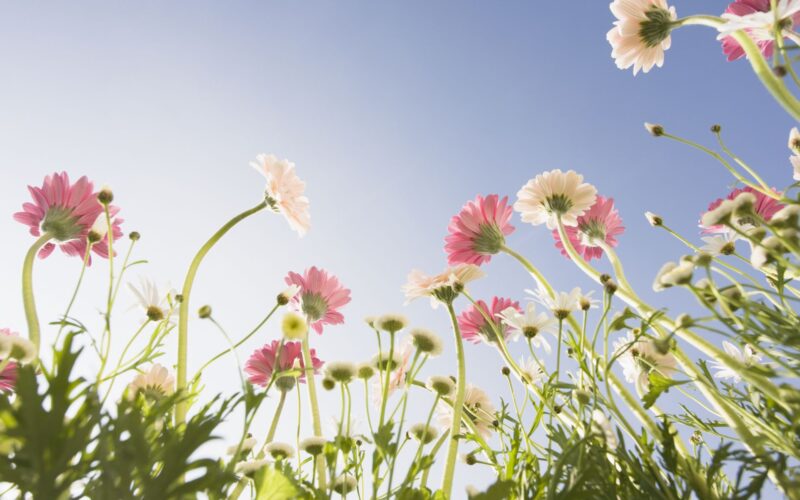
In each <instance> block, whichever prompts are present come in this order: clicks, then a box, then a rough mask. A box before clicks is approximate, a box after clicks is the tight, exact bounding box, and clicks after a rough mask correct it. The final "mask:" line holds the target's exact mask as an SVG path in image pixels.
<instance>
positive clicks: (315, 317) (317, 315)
mask: <svg viewBox="0 0 800 500" xmlns="http://www.w3.org/2000/svg"><path fill="white" fill-rule="evenodd" d="M327 311H328V303H327V302H326V301H325V299H324V298H323V297H322V295H320V294H318V293H306V294H303V312H304V313H305V315H306V316H307V317H308V321H309V322H311V323H313V322H315V321H319V320H320V319H322V317H323V316H325V313H326V312H327Z"/></svg>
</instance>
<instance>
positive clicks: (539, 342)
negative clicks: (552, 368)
mask: <svg viewBox="0 0 800 500" xmlns="http://www.w3.org/2000/svg"><path fill="white" fill-rule="evenodd" d="M499 316H500V319H501V320H502V322H503V323H504V324H505V325H506V326H507V327H508V328H509V329H510V331H509V338H511V339H513V340H517V339H518V338H519V337H520V336H523V337H525V338H526V339H529V340H530V342H531V343H532V344H533V345H534V346H536V347H543V348H544V350H545V352H548V353H549V352H550V344H549V343H548V342H547V340H545V339H544V337H543V336H542V335H539V334H540V333H542V332H552V331H553V328H554V327H555V322H556V321H555V319H553V317H552V316H550V315H548V314H547V313H546V312H537V311H536V304H534V303H532V302H529V303H528V304H527V305H526V306H525V312H521V311H520V310H519V308H515V307H507V308H506V309H504V310H503V311H501V312H500V314H499Z"/></svg>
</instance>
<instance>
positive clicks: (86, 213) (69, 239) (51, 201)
mask: <svg viewBox="0 0 800 500" xmlns="http://www.w3.org/2000/svg"><path fill="white" fill-rule="evenodd" d="M28 191H29V192H30V194H31V197H32V198H33V203H23V204H22V211H21V212H17V213H15V214H14V220H16V221H17V222H21V223H22V224H25V225H26V226H28V227H29V231H30V233H31V234H32V235H33V236H37V237H38V236H41V235H42V233H47V234H49V235H50V236H51V237H52V239H53V240H56V241H57V242H59V247H60V248H61V251H63V252H64V253H66V254H67V255H72V256H77V257H80V258H83V257H84V255H85V254H86V247H87V245H88V236H89V231H91V230H92V227H93V226H94V225H95V222H96V221H97V219H98V218H100V217H103V218H105V211H104V209H103V205H102V204H101V203H100V202H99V201H98V200H97V195H98V193H97V192H95V191H94V186H93V184H92V183H91V181H89V179H87V178H86V177H85V176H84V177H81V178H80V179H78V181H77V182H75V183H74V184H71V183H70V181H69V176H68V175H67V173H66V172H61V173H60V174H59V173H54V174H53V175H48V176H47V177H45V178H44V182H43V183H42V187H33V186H28ZM108 211H109V215H110V217H111V226H112V228H113V232H114V239H119V238H121V237H122V230H121V229H120V228H119V225H120V224H121V223H122V222H123V221H122V219H118V218H116V215H117V213H118V212H119V208H117V207H115V206H113V205H109V207H108ZM101 222H105V221H101ZM105 226H106V233H107V224H105ZM55 247H56V244H55V243H53V242H49V243H47V244H45V245H44V246H43V247H42V249H41V250H39V258H40V259H44V258H45V257H47V256H48V255H50V254H51V253H52V252H53V250H54V249H55ZM92 252H94V253H96V254H97V255H99V256H101V257H104V258H108V234H104V235H103V237H102V239H100V241H97V242H95V243H93V244H92ZM87 264H89V265H91V257H90V258H89V261H88V262H87Z"/></svg>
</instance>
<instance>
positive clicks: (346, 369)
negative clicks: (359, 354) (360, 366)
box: [325, 361, 357, 384]
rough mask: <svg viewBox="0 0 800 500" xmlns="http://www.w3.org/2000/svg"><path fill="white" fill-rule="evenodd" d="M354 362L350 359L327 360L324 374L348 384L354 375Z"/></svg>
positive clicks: (355, 369)
mask: <svg viewBox="0 0 800 500" xmlns="http://www.w3.org/2000/svg"><path fill="white" fill-rule="evenodd" d="M356 372H357V368H356V364H355V363H352V362H350V361H328V362H327V363H325V375H326V376H328V377H330V378H332V379H333V380H335V381H337V382H339V383H341V384H349V383H350V382H351V381H352V380H353V378H354V377H355V376H356Z"/></svg>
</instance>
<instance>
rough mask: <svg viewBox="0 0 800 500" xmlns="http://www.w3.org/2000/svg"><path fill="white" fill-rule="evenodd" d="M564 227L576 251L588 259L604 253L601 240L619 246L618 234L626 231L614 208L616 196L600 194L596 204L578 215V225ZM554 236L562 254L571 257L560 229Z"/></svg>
mask: <svg viewBox="0 0 800 500" xmlns="http://www.w3.org/2000/svg"><path fill="white" fill-rule="evenodd" d="M564 229H565V232H566V233H567V237H568V238H569V241H570V243H572V246H573V247H574V248H575V251H576V252H578V253H579V254H581V255H582V256H583V258H584V259H586V260H592V259H599V258H600V257H601V256H602V255H603V249H602V248H600V245H599V243H601V242H602V243H606V244H607V245H608V246H610V247H615V246H617V236H619V235H621V234H622V233H623V232H624V231H625V227H624V226H623V225H622V219H621V218H620V217H619V212H617V209H616V208H614V198H606V197H604V196H598V197H597V200H596V201H595V203H594V205H592V207H591V208H590V209H589V210H587V211H586V213H584V214H583V215H581V216H580V217H578V225H577V226H570V227H566V228H564ZM553 237H554V238H555V239H556V247H557V248H558V249H560V250H561V255H564V256H566V257H567V258H569V255H568V254H567V250H566V249H565V248H564V242H562V241H561V236H560V235H559V234H558V230H554V231H553Z"/></svg>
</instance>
